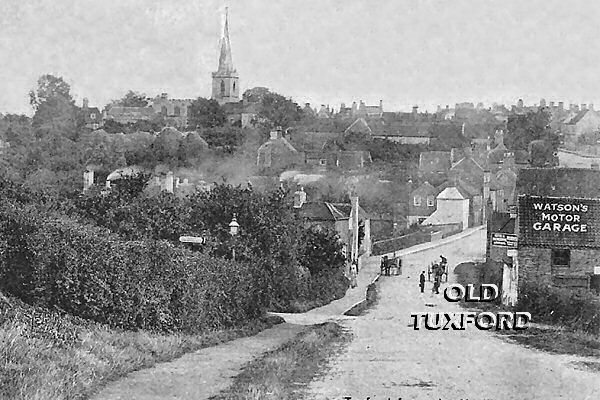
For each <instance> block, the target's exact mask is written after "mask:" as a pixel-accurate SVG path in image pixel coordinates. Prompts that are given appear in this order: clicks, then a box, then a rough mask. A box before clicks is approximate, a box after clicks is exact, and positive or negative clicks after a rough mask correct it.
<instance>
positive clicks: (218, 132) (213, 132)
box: [200, 126, 244, 154]
mask: <svg viewBox="0 0 600 400" xmlns="http://www.w3.org/2000/svg"><path fill="white" fill-rule="evenodd" d="M200 135H201V136H202V137H203V138H204V140H206V142H207V143H208V145H209V146H210V147H211V148H214V149H221V150H223V151H224V152H225V153H229V154H231V153H233V152H234V151H235V150H236V149H237V148H238V147H239V146H240V145H241V144H242V143H243V140H244V137H243V135H242V129H241V128H238V127H234V126H222V127H214V128H205V129H201V130H200Z"/></svg>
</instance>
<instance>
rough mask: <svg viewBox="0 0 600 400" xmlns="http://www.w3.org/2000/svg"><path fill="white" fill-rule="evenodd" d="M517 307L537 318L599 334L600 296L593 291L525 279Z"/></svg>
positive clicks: (540, 320) (538, 320)
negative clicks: (577, 289)
mask: <svg viewBox="0 0 600 400" xmlns="http://www.w3.org/2000/svg"><path fill="white" fill-rule="evenodd" d="M516 309H517V311H528V312H530V313H531V315H532V317H533V320H534V321H537V322H546V323H551V324H558V325H563V326H565V327H567V328H569V329H573V330H581V331H584V332H588V333H592V334H600V297H598V296H597V295H594V294H592V293H590V292H585V291H581V292H580V291H576V290H572V289H566V288H558V287H554V286H551V285H548V284H544V283H540V282H532V281H527V280H524V281H523V283H522V284H521V287H520V288H519V298H518V303H517V306H516Z"/></svg>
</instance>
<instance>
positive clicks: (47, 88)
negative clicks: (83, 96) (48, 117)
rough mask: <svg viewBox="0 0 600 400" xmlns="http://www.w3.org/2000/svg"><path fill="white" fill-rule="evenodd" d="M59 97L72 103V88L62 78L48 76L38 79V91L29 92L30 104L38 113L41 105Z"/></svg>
mask: <svg viewBox="0 0 600 400" xmlns="http://www.w3.org/2000/svg"><path fill="white" fill-rule="evenodd" d="M57 97H58V98H62V99H63V100H65V101H66V102H67V103H72V102H73V98H72V97H71V86H70V85H69V84H68V83H67V82H65V81H64V79H63V78H62V77H56V76H54V75H50V74H46V75H42V76H41V77H40V78H39V79H38V81H37V89H36V90H35V91H34V90H31V91H30V92H29V103H30V104H31V106H32V107H33V109H34V110H36V111H37V109H38V108H39V107H40V105H41V104H43V103H44V102H46V101H49V100H51V99H54V98H57Z"/></svg>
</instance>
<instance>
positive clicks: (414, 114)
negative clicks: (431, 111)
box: [412, 106, 419, 117]
mask: <svg viewBox="0 0 600 400" xmlns="http://www.w3.org/2000/svg"><path fill="white" fill-rule="evenodd" d="M418 110H419V106H413V108H412V114H413V116H414V117H416V116H417V114H418Z"/></svg>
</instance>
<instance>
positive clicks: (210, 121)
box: [188, 97, 226, 129]
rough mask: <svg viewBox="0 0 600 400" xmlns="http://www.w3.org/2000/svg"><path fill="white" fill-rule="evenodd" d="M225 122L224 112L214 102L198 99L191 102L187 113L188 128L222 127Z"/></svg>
mask: <svg viewBox="0 0 600 400" xmlns="http://www.w3.org/2000/svg"><path fill="white" fill-rule="evenodd" d="M225 121H226V116H225V111H224V110H223V108H222V107H221V106H220V105H219V103H218V102H217V101H216V100H212V99H211V100H207V99H205V98H203V97H198V98H197V99H196V100H194V101H193V102H192V104H191V105H190V108H189V111H188V127H189V128H190V129H197V128H199V127H200V128H215V127H219V126H223V125H224V124H225Z"/></svg>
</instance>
